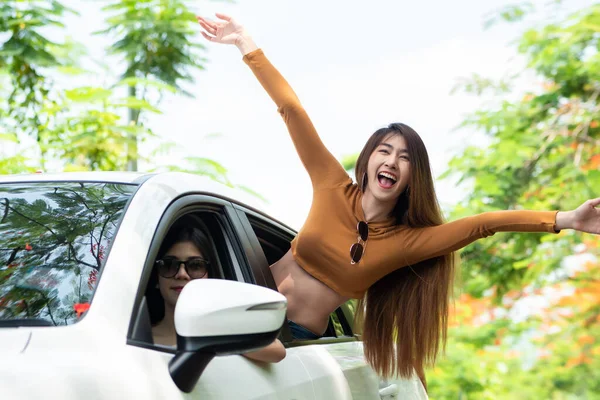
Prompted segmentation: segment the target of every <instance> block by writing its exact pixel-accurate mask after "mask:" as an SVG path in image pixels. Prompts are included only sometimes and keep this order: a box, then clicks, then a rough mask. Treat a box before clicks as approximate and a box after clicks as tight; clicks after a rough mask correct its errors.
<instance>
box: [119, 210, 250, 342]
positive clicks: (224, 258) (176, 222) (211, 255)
mask: <svg viewBox="0 0 600 400" xmlns="http://www.w3.org/2000/svg"><path fill="white" fill-rule="evenodd" d="M193 208H194V210H193V211H191V212H187V213H185V214H183V215H182V214H179V213H177V210H178V207H176V206H174V207H173V208H172V210H171V213H173V214H174V215H175V217H170V216H167V217H165V219H164V220H163V221H161V225H162V227H163V228H164V229H162V230H161V228H159V231H160V232H161V233H159V234H158V235H157V236H156V238H155V239H154V241H153V244H152V248H151V249H150V251H149V257H148V260H147V264H146V267H145V271H144V274H145V275H147V276H148V280H147V283H146V284H145V285H144V284H143V282H144V280H142V285H141V287H140V290H142V291H143V299H142V300H143V303H142V302H140V304H138V305H137V306H136V309H137V312H136V313H135V314H134V315H133V318H132V326H131V327H130V333H129V334H128V338H129V339H130V340H129V343H130V344H134V345H141V346H143V347H149V346H151V347H152V348H156V349H159V350H161V351H167V350H169V351H170V350H173V348H170V346H167V347H165V346H164V345H161V344H160V343H156V342H155V337H154V336H153V333H152V332H151V331H153V330H154V328H155V327H156V326H157V325H158V324H160V323H161V322H162V321H163V319H164V317H165V305H166V302H167V301H168V300H169V299H165V298H164V297H163V295H162V294H161V290H160V285H159V276H158V269H157V267H156V264H155V260H156V259H157V258H158V257H160V256H159V254H160V253H161V249H162V251H163V252H164V251H166V250H167V249H166V248H165V247H164V246H165V245H166V244H167V243H173V240H174V239H172V238H171V239H167V237H169V236H170V235H173V231H172V229H173V230H174V232H177V231H181V230H182V224H183V226H185V227H186V228H193V229H194V230H198V231H200V233H201V234H202V236H203V237H204V239H203V241H202V243H201V245H200V246H199V250H200V251H201V252H202V254H204V255H205V257H206V259H207V260H209V261H210V266H209V267H208V274H207V277H209V278H213V279H229V280H239V279H243V278H242V277H241V273H240V272H239V270H240V266H239V263H238V257H237V256H236V254H235V252H236V251H235V246H234V244H233V243H232V240H231V237H230V236H229V235H228V234H227V221H226V218H225V216H224V211H223V210H222V209H221V208H219V207H217V206H215V205H210V204H202V203H198V204H194V207H193ZM185 230H187V229H185ZM174 236H175V237H179V236H178V235H174ZM177 240H181V239H177ZM200 247H201V248H200ZM146 312H147V321H144V319H146V317H145V316H144V314H145V313H146ZM138 314H139V315H138ZM140 316H141V317H140Z"/></svg>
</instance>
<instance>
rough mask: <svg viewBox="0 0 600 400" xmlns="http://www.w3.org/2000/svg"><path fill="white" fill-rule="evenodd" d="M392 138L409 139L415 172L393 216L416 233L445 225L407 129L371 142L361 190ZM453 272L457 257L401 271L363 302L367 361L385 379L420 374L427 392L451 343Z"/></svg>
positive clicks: (421, 147) (422, 151) (397, 127)
mask: <svg viewBox="0 0 600 400" xmlns="http://www.w3.org/2000/svg"><path fill="white" fill-rule="evenodd" d="M389 135H401V136H402V137H404V139H405V141H406V146H407V150H408V156H409V159H410V170H411V174H410V179H409V184H408V186H407V190H405V191H404V192H403V193H402V194H401V195H400V197H399V198H398V201H397V203H396V206H395V208H394V211H393V212H394V215H395V216H396V223H397V224H404V225H407V226H409V227H411V228H419V227H426V226H434V225H440V224H442V223H443V222H444V220H443V217H442V212H441V210H440V207H439V204H438V201H437V197H436V195H435V190H434V187H433V177H432V174H431V167H430V165H429V156H428V155H427V150H426V148H425V144H424V143H423V141H422V140H421V137H420V136H419V135H418V134H417V132H415V131H414V130H413V129H412V128H410V127H409V126H407V125H405V124H400V123H394V124H390V125H389V126H388V127H386V128H382V129H379V130H377V131H376V132H375V133H374V134H373V135H372V136H371V137H370V138H369V140H368V141H367V143H366V145H365V147H364V148H363V150H362V152H361V153H360V155H359V157H358V160H357V162H356V168H355V173H356V181H357V183H358V185H359V187H360V188H362V189H363V191H364V188H365V187H366V182H365V180H366V179H367V175H366V171H367V165H368V162H369V158H370V156H371V154H372V153H373V152H374V151H375V149H377V147H378V146H379V144H381V142H382V141H383V140H385V139H386V138H387V137H388V136H389ZM454 268H455V259H454V254H453V253H451V254H447V255H445V256H441V257H437V258H433V259H430V260H425V261H423V262H420V263H418V264H415V265H409V266H406V267H403V268H399V269H397V270H395V271H394V272H392V273H390V274H388V275H386V276H384V277H383V278H381V279H380V280H379V281H377V282H376V283H375V284H373V285H372V286H371V287H370V288H369V289H368V290H367V293H366V295H365V297H364V298H363V299H361V300H360V301H359V302H358V307H357V309H358V312H357V321H360V322H362V340H363V344H364V350H365V357H366V359H367V362H368V363H369V364H370V365H371V366H372V367H373V368H374V369H375V371H377V373H378V374H379V375H380V376H383V377H389V376H392V375H396V374H397V375H400V376H402V377H410V376H411V375H412V374H413V373H414V372H416V373H417V375H418V376H419V377H420V378H421V381H422V382H423V385H425V387H427V386H426V382H425V374H424V368H425V366H431V365H433V364H434V363H435V360H436V356H437V354H438V351H439V350H440V345H441V347H442V349H443V348H444V347H445V344H446V332H447V327H448V307H449V304H450V297H451V295H452V288H453V284H454V272H455V271H454ZM394 347H395V348H394Z"/></svg>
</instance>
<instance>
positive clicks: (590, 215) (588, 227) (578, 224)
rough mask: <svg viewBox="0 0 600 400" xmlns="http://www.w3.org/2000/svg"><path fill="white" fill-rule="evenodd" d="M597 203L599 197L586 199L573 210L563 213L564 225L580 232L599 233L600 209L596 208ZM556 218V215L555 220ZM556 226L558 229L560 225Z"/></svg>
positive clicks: (599, 200)
mask: <svg viewBox="0 0 600 400" xmlns="http://www.w3.org/2000/svg"><path fill="white" fill-rule="evenodd" d="M598 205H600V198H597V199H592V200H588V201H586V202H585V203H583V204H582V205H580V206H579V207H577V208H576V209H575V210H572V211H568V212H566V213H565V215H564V218H565V221H564V222H565V225H566V226H565V227H566V228H572V229H575V230H577V231H581V232H588V233H594V234H596V235H598V234H600V209H598V208H596V207H598ZM559 214H560V213H559ZM558 218H559V217H558V216H557V222H558ZM557 225H558V224H557ZM557 227H558V226H557ZM558 228H559V229H560V227H558Z"/></svg>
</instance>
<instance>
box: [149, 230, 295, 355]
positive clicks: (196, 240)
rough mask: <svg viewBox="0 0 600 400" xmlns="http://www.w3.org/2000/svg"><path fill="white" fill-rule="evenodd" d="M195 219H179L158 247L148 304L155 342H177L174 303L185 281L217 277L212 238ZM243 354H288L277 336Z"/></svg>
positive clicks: (175, 343)
mask: <svg viewBox="0 0 600 400" xmlns="http://www.w3.org/2000/svg"><path fill="white" fill-rule="evenodd" d="M194 222H195V221H193V220H192V219H186V218H181V219H179V220H178V221H177V222H176V223H175V224H174V225H173V226H172V227H171V228H170V229H169V232H168V233H167V235H166V236H165V239H164V240H163V243H162V245H161V247H160V249H159V251H158V255H157V258H156V261H155V264H154V271H153V274H152V277H151V278H150V283H149V288H150V289H154V293H153V294H154V296H150V297H151V299H149V303H150V304H149V308H150V320H151V323H152V336H153V338H154V343H155V344H159V345H163V346H176V345H177V333H176V330H175V318H174V316H175V306H176V304H177V299H178V298H179V294H180V293H181V291H182V290H183V288H184V287H185V285H187V284H188V283H189V282H190V281H191V280H192V279H208V278H218V276H215V275H216V274H215V266H214V260H215V255H214V254H213V253H212V251H211V250H210V249H211V246H210V240H209V238H208V236H207V235H206V234H205V233H204V232H203V231H202V230H201V229H199V228H197V227H195V226H194ZM198 306H202V305H198ZM243 355H244V356H246V357H248V358H250V359H253V360H256V361H263V362H279V361H281V360H282V359H283V358H284V357H285V348H284V347H283V344H282V343H281V342H280V341H279V340H276V341H275V342H273V343H272V344H270V345H269V346H267V347H265V348H263V349H261V350H258V351H254V352H250V353H245V354H243Z"/></svg>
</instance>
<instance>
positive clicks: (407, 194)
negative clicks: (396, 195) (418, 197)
mask: <svg viewBox="0 0 600 400" xmlns="http://www.w3.org/2000/svg"><path fill="white" fill-rule="evenodd" d="M409 195H410V186H407V187H406V196H407V197H408V196H409Z"/></svg>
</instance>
